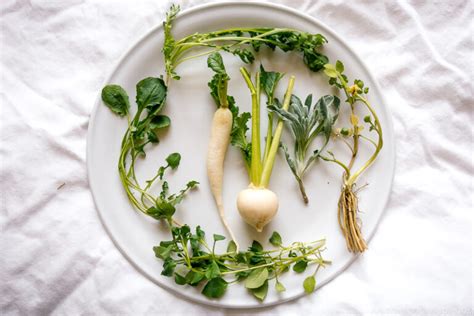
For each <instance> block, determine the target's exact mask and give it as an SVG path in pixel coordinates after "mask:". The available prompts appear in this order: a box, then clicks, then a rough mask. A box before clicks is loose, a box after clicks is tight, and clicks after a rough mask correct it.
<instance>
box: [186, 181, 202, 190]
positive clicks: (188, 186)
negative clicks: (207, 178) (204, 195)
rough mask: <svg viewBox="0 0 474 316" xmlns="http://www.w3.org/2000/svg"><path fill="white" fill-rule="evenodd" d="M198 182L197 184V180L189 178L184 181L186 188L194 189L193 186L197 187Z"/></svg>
mask: <svg viewBox="0 0 474 316" xmlns="http://www.w3.org/2000/svg"><path fill="white" fill-rule="evenodd" d="M198 184H199V182H197V181H195V180H191V181H189V182H188V183H186V188H188V189H194V188H195V187H197V185H198Z"/></svg>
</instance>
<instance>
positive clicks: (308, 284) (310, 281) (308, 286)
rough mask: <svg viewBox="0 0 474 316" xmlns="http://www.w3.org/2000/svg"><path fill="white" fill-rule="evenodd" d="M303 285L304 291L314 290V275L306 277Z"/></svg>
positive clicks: (310, 291)
mask: <svg viewBox="0 0 474 316" xmlns="http://www.w3.org/2000/svg"><path fill="white" fill-rule="evenodd" d="M303 287H304V291H305V292H306V293H308V294H309V293H312V292H313V291H314V288H315V287H316V279H315V278H314V276H312V275H311V276H309V277H307V278H306V279H305V280H304V282H303Z"/></svg>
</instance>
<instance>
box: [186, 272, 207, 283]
mask: <svg viewBox="0 0 474 316" xmlns="http://www.w3.org/2000/svg"><path fill="white" fill-rule="evenodd" d="M184 278H185V279H186V283H187V284H189V285H191V286H196V285H198V284H199V282H201V281H202V279H204V274H203V273H200V272H196V271H193V270H190V271H189V272H188V273H187V274H186V276H185V277H184Z"/></svg>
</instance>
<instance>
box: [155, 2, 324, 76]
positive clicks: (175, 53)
mask: <svg viewBox="0 0 474 316" xmlns="http://www.w3.org/2000/svg"><path fill="white" fill-rule="evenodd" d="M178 12H179V6H175V5H173V6H171V8H170V10H169V12H168V13H167V15H166V20H165V22H164V24H163V25H164V33H165V42H164V46H163V54H164V57H165V65H166V72H167V74H168V76H169V77H170V78H173V79H179V78H180V77H179V76H178V75H177V74H176V72H175V67H176V65H178V64H179V63H180V61H181V60H184V58H189V57H184V55H185V54H186V52H187V51H188V50H189V49H191V48H195V47H199V46H201V47H207V48H210V49H211V50H210V51H209V53H212V52H215V51H216V50H222V51H226V52H228V53H231V54H233V55H235V56H238V57H239V58H240V59H241V60H242V61H243V62H244V63H246V64H251V63H253V61H254V60H255V53H256V52H258V51H259V50H260V48H261V46H262V45H263V46H267V47H270V48H271V49H272V50H274V49H276V48H279V49H281V50H282V51H284V52H290V51H294V52H298V53H301V54H302V55H303V61H304V63H305V64H306V66H307V67H308V68H309V69H310V70H312V71H319V70H321V69H323V67H324V65H325V64H327V63H328V58H327V56H325V55H323V54H321V53H320V52H318V50H319V49H320V48H321V47H322V46H323V45H324V44H325V43H327V39H326V38H325V37H324V36H323V35H321V34H311V33H307V32H302V31H299V30H294V29H288V28H281V29H280V28H238V29H230V30H219V31H214V32H209V33H194V34H191V35H189V36H186V37H184V38H182V39H179V40H175V39H174V37H173V35H172V34H171V29H172V24H173V21H174V20H175V18H176V16H177V14H178ZM198 56H201V54H199V55H198Z"/></svg>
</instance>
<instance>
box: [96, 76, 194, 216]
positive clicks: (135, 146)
mask: <svg viewBox="0 0 474 316" xmlns="http://www.w3.org/2000/svg"><path fill="white" fill-rule="evenodd" d="M136 90H137V97H136V103H137V112H136V114H135V115H134V116H133V117H132V116H131V115H130V112H129V107H130V102H129V97H128V94H127V93H126V91H125V90H124V89H123V88H121V87H120V86H118V85H107V86H105V87H104V88H103V89H102V101H103V102H104V104H105V105H106V106H107V107H109V108H110V109H111V110H112V111H113V112H114V113H116V114H118V115H119V116H128V128H127V130H126V132H125V135H124V137H123V139H122V145H121V152H120V157H119V163H118V170H119V176H120V180H121V182H122V185H123V188H124V189H125V192H126V193H127V196H128V199H129V200H130V202H131V203H132V205H133V206H134V207H135V208H136V209H137V210H139V211H141V212H142V213H144V214H146V215H149V216H151V217H153V218H155V219H166V220H168V221H171V218H172V216H173V214H174V213H175V211H176V205H177V204H179V203H180V202H181V201H182V199H183V198H184V195H185V194H186V192H187V191H188V190H190V189H193V188H195V187H196V186H197V184H198V182H196V181H194V180H193V181H189V182H188V183H187V185H186V187H185V188H184V189H182V190H181V191H179V192H178V193H175V194H169V186H168V182H166V181H165V180H164V179H163V178H164V175H165V172H166V171H167V170H168V169H176V168H178V166H179V163H180V161H181V155H180V154H179V153H172V154H170V155H169V156H168V157H167V158H166V165H164V166H161V167H159V168H158V170H157V172H156V174H155V175H154V176H153V177H152V178H151V179H149V180H147V181H146V184H145V185H141V184H140V183H139V181H138V179H137V177H136V175H135V163H136V162H137V160H138V159H139V157H140V156H145V146H146V145H147V144H150V143H158V142H159V138H158V135H157V133H158V132H159V130H160V129H163V128H166V127H168V126H169V125H170V119H169V117H167V116H165V115H161V114H159V113H160V111H161V110H162V108H163V106H164V104H165V100H166V94H167V87H166V85H165V83H164V82H163V80H162V79H161V78H153V77H149V78H145V79H143V80H141V81H140V82H139V83H138V84H137V87H136ZM157 180H159V181H161V182H162V183H161V191H160V193H159V194H158V196H155V195H153V194H152V193H151V189H152V187H153V185H154V184H155V183H156V181H157Z"/></svg>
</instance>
